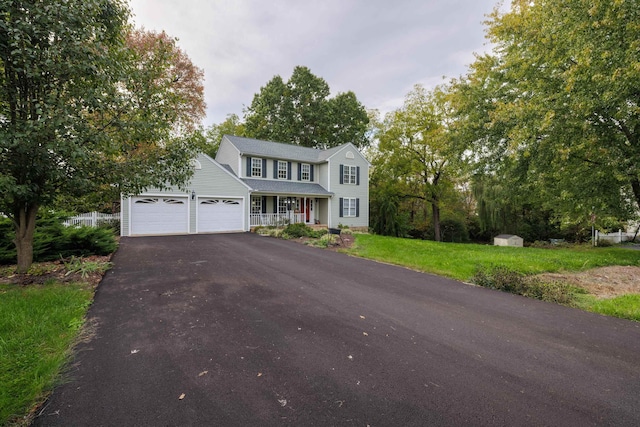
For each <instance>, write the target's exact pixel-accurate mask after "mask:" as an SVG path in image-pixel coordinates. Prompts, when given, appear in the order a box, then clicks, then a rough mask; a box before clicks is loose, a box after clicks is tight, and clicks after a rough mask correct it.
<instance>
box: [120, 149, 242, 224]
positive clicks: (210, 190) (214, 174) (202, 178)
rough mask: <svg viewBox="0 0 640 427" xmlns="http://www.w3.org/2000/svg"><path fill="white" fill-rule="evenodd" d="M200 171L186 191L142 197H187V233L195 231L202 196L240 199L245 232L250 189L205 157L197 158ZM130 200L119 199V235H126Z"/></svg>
mask: <svg viewBox="0 0 640 427" xmlns="http://www.w3.org/2000/svg"><path fill="white" fill-rule="evenodd" d="M197 160H198V162H199V165H200V168H199V169H196V170H195V171H194V174H193V176H192V178H191V181H190V182H189V183H188V184H187V185H186V191H185V190H180V189H178V188H175V187H174V188H170V189H168V190H163V191H160V190H158V189H154V188H151V189H147V190H146V191H145V192H144V193H142V194H141V195H162V196H168V195H176V196H187V198H188V205H189V233H196V232H197V210H198V203H197V202H198V199H199V198H204V197H210V198H216V197H228V198H239V199H242V200H243V205H244V208H243V216H244V221H243V224H244V229H245V231H248V230H249V189H248V187H247V186H246V185H245V184H244V183H242V182H241V181H239V180H238V179H237V178H236V177H234V176H233V174H231V172H229V171H228V170H226V169H225V168H224V167H223V166H221V165H220V164H219V163H217V162H216V161H214V160H213V159H211V158H210V157H209V156H207V155H205V154H201V155H199V156H198V159H197ZM130 201H131V198H125V199H123V200H122V205H121V209H120V212H121V234H122V235H123V236H128V235H129V230H130V224H131V212H130V209H131V206H130Z"/></svg>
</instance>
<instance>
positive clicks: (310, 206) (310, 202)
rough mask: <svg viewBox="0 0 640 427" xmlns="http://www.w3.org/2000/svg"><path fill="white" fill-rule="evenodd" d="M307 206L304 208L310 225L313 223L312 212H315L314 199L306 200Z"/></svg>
mask: <svg viewBox="0 0 640 427" xmlns="http://www.w3.org/2000/svg"><path fill="white" fill-rule="evenodd" d="M306 200H307V202H306V205H305V207H304V212H305V215H306V222H307V223H309V222H311V212H312V211H313V199H309V198H307V199H306Z"/></svg>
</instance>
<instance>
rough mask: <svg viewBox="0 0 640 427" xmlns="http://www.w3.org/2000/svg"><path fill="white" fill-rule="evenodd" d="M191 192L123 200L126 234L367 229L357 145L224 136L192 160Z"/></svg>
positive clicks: (365, 173) (365, 170) (365, 172)
mask: <svg viewBox="0 0 640 427" xmlns="http://www.w3.org/2000/svg"><path fill="white" fill-rule="evenodd" d="M193 166H194V168H195V171H194V175H193V177H192V179H191V181H190V182H189V184H188V185H187V191H186V192H185V191H180V190H178V189H177V188H175V189H171V190H165V191H157V190H153V189H151V190H149V191H146V192H145V193H143V194H140V195H137V196H133V197H129V198H126V199H123V200H122V208H121V234H122V235H123V236H132V235H159V234H190V233H211V232H234V231H249V230H250V229H251V228H253V227H257V226H268V225H286V224H291V223H298V222H304V223H306V224H309V225H318V226H326V227H338V226H339V225H344V226H349V227H351V228H366V227H368V226H369V166H370V164H369V162H368V161H367V160H366V158H365V157H364V156H363V155H362V154H361V153H360V152H359V151H358V149H357V148H356V147H355V146H354V145H352V144H344V145H341V146H338V147H334V148H330V149H326V150H319V149H314V148H307V147H300V146H297V145H291V144H282V143H277V142H271V141H260V140H256V139H250V138H240V137H236V136H229V135H225V136H224V137H223V138H222V141H221V143H220V147H219V149H218V153H217V155H216V158H215V159H212V158H211V157H209V156H207V155H204V154H201V155H200V156H198V158H197V159H196V160H194V162H193Z"/></svg>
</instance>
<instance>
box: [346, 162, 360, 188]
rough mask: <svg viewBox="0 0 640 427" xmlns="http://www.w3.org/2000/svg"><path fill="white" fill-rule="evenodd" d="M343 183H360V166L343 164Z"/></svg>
mask: <svg viewBox="0 0 640 427" xmlns="http://www.w3.org/2000/svg"><path fill="white" fill-rule="evenodd" d="M342 183H343V184H346V185H357V184H358V167H357V166H352V165H343V169H342Z"/></svg>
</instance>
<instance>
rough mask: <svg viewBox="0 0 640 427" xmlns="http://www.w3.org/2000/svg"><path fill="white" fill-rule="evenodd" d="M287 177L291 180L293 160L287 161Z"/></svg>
mask: <svg viewBox="0 0 640 427" xmlns="http://www.w3.org/2000/svg"><path fill="white" fill-rule="evenodd" d="M287 179H288V180H289V181H291V162H287Z"/></svg>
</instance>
